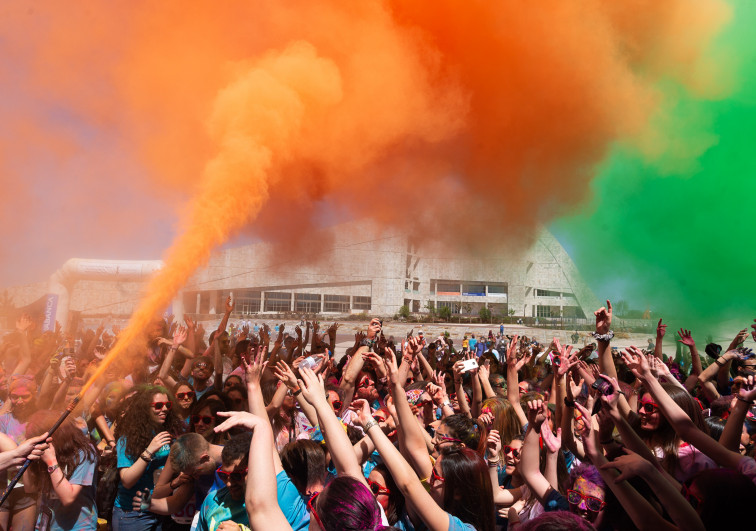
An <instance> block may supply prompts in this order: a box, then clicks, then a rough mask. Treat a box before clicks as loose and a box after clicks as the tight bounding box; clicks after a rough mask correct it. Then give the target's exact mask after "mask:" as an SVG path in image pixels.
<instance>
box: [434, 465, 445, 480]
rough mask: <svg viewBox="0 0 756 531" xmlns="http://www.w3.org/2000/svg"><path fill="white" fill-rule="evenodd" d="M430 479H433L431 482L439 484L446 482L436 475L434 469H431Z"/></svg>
mask: <svg viewBox="0 0 756 531" xmlns="http://www.w3.org/2000/svg"><path fill="white" fill-rule="evenodd" d="M431 477H432V478H433V481H440V482H441V483H443V482H444V481H446V480H445V479H444V478H442V477H441V476H439V475H438V473H437V472H436V469H435V468H431Z"/></svg>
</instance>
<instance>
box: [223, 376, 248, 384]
mask: <svg viewBox="0 0 756 531" xmlns="http://www.w3.org/2000/svg"><path fill="white" fill-rule="evenodd" d="M231 378H235V379H236V380H239V383H238V384H231V385H232V386H237V385H244V380H243V379H242V377H241V376H239V375H238V374H229V375H228V378H226V381H225V382H223V386H224V387H225V386H226V385H227V384H228V381H229V380H230V379H231Z"/></svg>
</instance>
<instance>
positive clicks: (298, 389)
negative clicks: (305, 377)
mask: <svg viewBox="0 0 756 531" xmlns="http://www.w3.org/2000/svg"><path fill="white" fill-rule="evenodd" d="M301 393H302V388H301V387H297V390H296V391H292V392H291V394H292V395H294V396H298V395H300V394H301Z"/></svg>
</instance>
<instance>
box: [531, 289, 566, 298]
mask: <svg viewBox="0 0 756 531" xmlns="http://www.w3.org/2000/svg"><path fill="white" fill-rule="evenodd" d="M561 296H562V294H561V293H560V292H558V291H551V290H548V289H537V290H536V297H561Z"/></svg>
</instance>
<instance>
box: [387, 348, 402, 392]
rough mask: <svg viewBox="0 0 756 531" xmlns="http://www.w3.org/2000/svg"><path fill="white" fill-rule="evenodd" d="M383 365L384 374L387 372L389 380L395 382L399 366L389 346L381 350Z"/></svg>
mask: <svg viewBox="0 0 756 531" xmlns="http://www.w3.org/2000/svg"><path fill="white" fill-rule="evenodd" d="M383 365H384V367H385V368H386V374H388V378H389V381H390V382H391V383H394V384H395V383H397V381H396V380H397V378H398V377H399V366H398V365H397V363H396V356H395V355H394V352H393V351H392V350H391V349H390V348H386V349H385V350H384V351H383ZM400 383H402V382H400Z"/></svg>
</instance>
